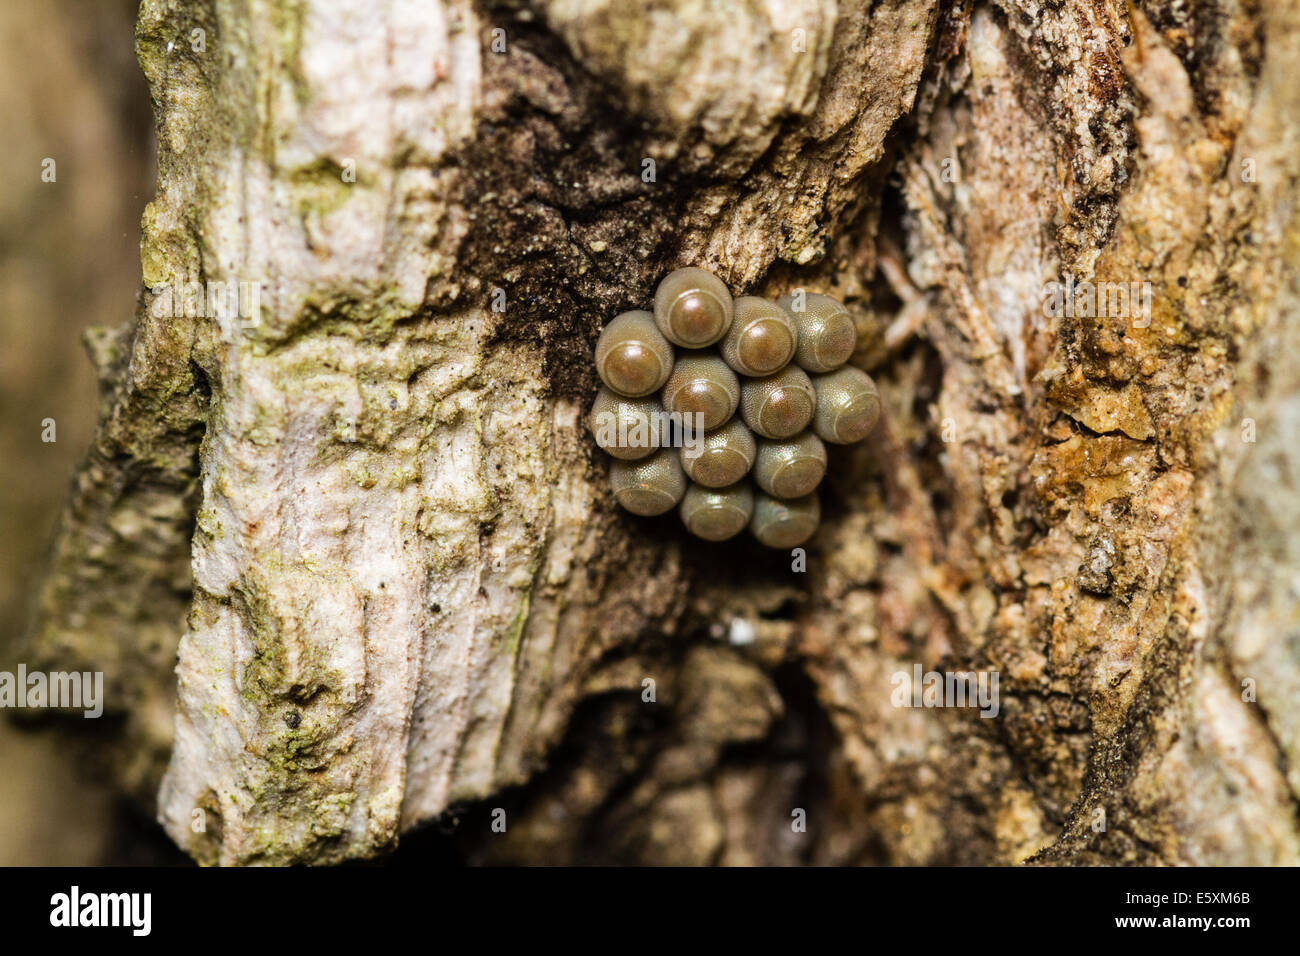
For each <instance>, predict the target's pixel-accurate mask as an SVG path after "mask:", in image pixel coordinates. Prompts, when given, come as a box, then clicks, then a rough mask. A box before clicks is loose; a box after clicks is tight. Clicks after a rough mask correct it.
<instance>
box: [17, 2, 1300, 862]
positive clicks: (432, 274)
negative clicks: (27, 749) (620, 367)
mask: <svg viewBox="0 0 1300 956" xmlns="http://www.w3.org/2000/svg"><path fill="white" fill-rule="evenodd" d="M195 31H201V32H200V33H197V34H196V33H195ZM195 37H201V38H202V41H203V42H202V44H201V46H202V47H203V48H202V49H198V48H197V47H196V43H195ZM137 47H138V54H139V58H140V62H141V64H142V66H143V68H144V71H145V74H146V76H147V78H148V80H149V83H150V86H151V90H152V95H153V100H154V106H155V112H156V126H157V131H158V142H159V180H158V192H157V198H156V199H155V200H154V201H153V203H152V204H151V205H150V207H149V209H148V210H147V212H146V215H145V218H144V236H143V240H142V244H141V258H142V263H143V276H144V291H143V293H142V296H141V304H140V308H139V311H138V314H137V316H136V318H135V321H134V322H133V323H131V324H130V325H129V326H128V327H127V328H125V329H123V330H121V331H120V332H102V333H99V334H98V335H96V336H95V337H94V338H93V340H92V351H93V354H94V356H95V360H96V364H97V366H98V367H99V369H100V372H101V376H102V380H103V395H104V399H103V403H102V418H101V424H100V427H99V432H98V435H97V437H96V439H95V441H94V444H93V446H92V449H91V453H90V456H89V459H88V462H87V464H86V466H85V468H84V470H83V472H82V473H81V475H80V477H79V479H78V483H77V487H76V489H75V493H74V496H73V500H72V502H71V504H70V505H69V508H68V510H67V513H66V515H65V520H64V523H63V527H62V529H61V532H60V535H59V538H58V541H57V544H56V551H55V558H54V563H53V566H52V569H51V572H50V574H49V577H48V579H47V581H46V584H45V587H44V590H43V593H42V598H41V614H40V618H39V620H38V622H37V626H36V627H35V628H34V630H33V632H32V639H31V642H30V647H29V659H31V660H34V661H37V662H46V663H47V664H48V666H49V667H51V668H62V669H69V668H71V667H74V666H75V667H78V668H79V669H92V670H103V671H105V673H106V676H107V683H108V686H109V687H110V697H109V703H110V705H112V706H113V708H114V710H115V711H116V712H117V713H119V714H121V715H122V717H123V718H124V719H123V720H122V721H120V722H118V723H116V724H115V725H114V727H113V728H112V729H111V730H106V731H105V737H106V741H105V742H106V743H112V744H113V746H114V747H115V748H116V750H115V752H116V753H119V754H120V755H121V756H120V759H119V760H118V763H117V767H118V777H119V779H120V781H121V783H122V785H123V786H124V787H126V788H128V789H130V790H131V791H132V792H134V793H136V794H137V795H139V796H140V797H141V799H144V800H152V799H153V795H154V794H155V793H156V795H157V797H156V799H157V811H158V814H159V818H160V820H161V821H162V823H163V825H164V826H165V827H166V829H167V831H168V832H169V833H170V834H171V836H172V837H173V839H175V840H176V842H177V843H178V844H179V845H181V846H182V847H183V848H184V849H186V850H187V851H188V852H189V853H191V854H192V855H193V856H194V857H195V858H196V859H198V860H199V861H201V862H205V863H223V864H248V863H287V862H309V863H330V862H337V861H341V860H344V859H348V858H354V857H365V856H371V855H374V854H377V853H380V852H383V851H386V850H389V849H391V848H392V847H393V846H394V845H395V844H396V842H397V840H398V837H399V835H401V834H403V833H407V832H409V831H412V830H414V829H416V828H418V827H421V826H422V825H424V824H428V823H430V822H432V821H439V822H440V824H441V825H442V828H443V829H444V830H446V831H448V832H451V833H453V834H454V835H453V836H451V837H450V838H449V839H451V840H452V841H454V842H455V844H456V845H457V846H458V847H459V849H460V850H461V851H462V852H463V853H464V854H465V855H466V857H467V858H468V859H471V860H475V861H543V862H592V861H607V862H608V861H622V862H654V863H661V862H675V863H691V864H694V863H795V862H815V863H850V862H852V863H916V864H934V863H1012V862H1021V861H1025V860H1030V861H1035V862H1050V863H1119V862H1139V863H1241V864H1279V863H1292V864H1294V863H1296V862H1300V836H1298V833H1297V815H1296V810H1297V798H1298V797H1300V765H1298V764H1297V759H1298V758H1300V753H1298V752H1297V748H1300V712H1298V711H1297V709H1296V707H1295V706H1294V703H1293V701H1294V700H1295V699H1296V691H1297V689H1298V688H1300V640H1298V639H1297V638H1296V636H1295V634H1296V628H1297V624H1296V621H1297V615H1296V607H1297V603H1296V598H1295V594H1294V584H1293V582H1294V580H1295V575H1296V573H1297V571H1298V570H1300V549H1297V548H1296V547H1295V546H1293V545H1292V544H1290V541H1291V537H1292V535H1291V532H1292V531H1293V530H1295V529H1296V528H1297V527H1300V503H1298V502H1300V498H1297V497H1296V495H1295V494H1294V492H1295V491H1296V485H1297V482H1298V481H1300V452H1297V450H1296V449H1295V443H1294V442H1293V441H1292V440H1291V436H1292V435H1293V434H1294V429H1295V425H1296V424H1297V421H1298V420H1300V404H1298V403H1300V399H1298V398H1297V386H1298V385H1300V359H1297V358H1296V356H1297V355H1300V350H1297V348H1296V347H1295V346H1298V345H1300V331H1298V330H1297V323H1296V319H1297V313H1298V311H1300V285H1298V284H1297V271H1296V270H1297V266H1298V265H1300V220H1298V219H1297V209H1298V206H1297V200H1298V199H1300V185H1298V184H1300V142H1297V139H1298V138H1300V133H1298V132H1297V130H1298V129H1300V124H1298V123H1297V121H1298V120H1300V89H1298V88H1297V85H1296V84H1295V82H1294V77H1293V76H1292V75H1291V74H1292V64H1293V63H1294V62H1296V60H1297V57H1298V56H1300V4H1297V3H1295V2H1293V0H1286V2H1277V3H1270V4H1256V3H1252V2H1233V0H1202V2H1197V3H1192V4H1185V3H1173V2H1162V0H1154V2H1144V3H1141V4H1138V5H1136V6H1132V5H1130V6H1124V5H1121V4H1118V3H1110V2H1103V3H1100V4H1098V3H1092V2H1082V0H1058V2H1050V3H1039V2H1034V0H994V2H988V3H984V2H961V0H959V2H955V3H938V2H936V0H886V2H878V3H866V2H848V0H845V2H839V3H837V2H835V0H800V2H795V3H776V2H773V3H769V4H740V3H725V2H718V3H698V2H693V0H682V2H678V3H673V4H669V5H666V6H665V5H663V4H650V3H641V2H635V3H629V2H614V0H551V2H544V0H537V2H532V3H521V2H498V3H493V2H481V3H471V2H468V0H423V2H416V0H392V2H389V3H385V4H381V5H378V6H376V5H375V4H373V3H370V2H363V0H330V2H326V0H298V2H294V3H290V2H288V0H246V2H242V3H231V2H227V0H210V2H199V0H145V2H144V4H143V5H142V6H141V10H140V18H139V24H138V30H137ZM687 264H692V265H701V266H704V267H706V268H710V269H712V270H714V271H715V272H717V273H718V274H719V275H720V276H721V277H722V278H723V279H724V280H725V281H726V282H727V283H728V285H729V286H730V287H731V288H732V289H733V290H734V291H735V292H736V293H737V294H739V293H742V292H744V293H757V294H763V295H770V296H773V297H775V296H777V295H779V294H782V293H784V292H786V291H788V290H790V289H792V288H796V287H803V288H808V289H810V290H817V291H828V292H830V293H832V294H834V295H836V296H838V297H840V298H842V299H843V300H844V301H845V302H846V303H848V305H849V307H850V309H851V310H852V311H853V313H854V315H855V319H856V321H857V322H858V324H859V331H860V347H859V350H858V353H857V355H856V356H855V358H854V361H855V363H856V364H858V365H860V366H862V367H863V368H866V369H868V370H869V371H871V372H872V374H873V375H874V376H875V377H876V378H877V380H878V382H879V385H880V387H881V393H882V400H883V401H884V404H885V413H884V416H883V421H882V424H881V426H880V427H879V428H878V429H877V431H876V433H875V434H874V435H873V436H872V437H871V438H870V439H869V440H868V442H867V443H865V445H864V446H863V447H861V448H852V449H844V450H842V451H840V452H839V453H838V454H836V455H835V456H834V457H833V459H832V468H831V474H830V476H829V478H828V484H827V487H826V489H825V492H824V498H823V507H824V513H825V519H824V523H823V526H822V528H821V530H820V531H819V533H818V535H817V537H816V538H815V539H814V541H813V543H812V544H811V545H810V547H809V552H808V562H807V570H806V572H801V571H799V570H796V569H795V568H797V563H796V562H792V560H791V556H790V555H785V554H776V555H773V554H770V553H760V549H759V548H758V547H757V545H756V544H754V543H753V542H752V541H750V540H745V541H737V542H735V543H729V544H726V545H721V546H718V545H704V544H702V543H701V542H699V541H696V540H693V539H690V538H688V537H687V536H686V535H685V533H684V532H683V531H682V530H681V529H680V528H679V527H677V525H676V523H675V522H674V521H672V520H669V519H667V518H665V519H659V520H643V519H633V518H630V517H628V516H627V515H625V514H623V513H620V512H618V511H617V510H616V508H615V507H614V506H613V503H612V499H611V497H610V495H609V493H608V491H607V490H606V486H605V464H604V462H603V461H602V459H601V456H600V455H599V454H597V453H596V451H595V448H594V445H593V443H592V442H591V440H590V438H589V437H588V436H587V434H586V432H585V427H584V424H583V419H584V413H585V411H586V408H587V407H588V405H589V403H590V400H591V398H592V396H593V394H594V391H595V383H596V379H595V376H594V372H593V369H592V358H591V348H592V345H593V343H594V340H595V336H596V334H597V332H598V330H599V328H600V326H601V325H602V324H603V323H604V322H605V321H607V320H608V319H609V318H611V317H612V316H613V315H614V314H616V313H617V312H618V311H621V310H623V309H627V308H634V307H637V308H639V307H644V305H645V304H646V303H647V302H648V301H649V299H650V297H651V295H652V292H653V288H654V284H655V282H657V281H658V279H659V278H660V277H661V276H662V275H663V274H664V273H666V272H667V271H668V270H669V269H671V268H673V267H676V266H679V265H687ZM1067 278H1068V279H1070V280H1071V281H1072V282H1074V283H1076V284H1077V283H1083V282H1089V283H1093V284H1094V285H1093V288H1094V289H1103V288H1111V289H1118V288H1120V287H1122V288H1123V289H1125V290H1126V291H1127V290H1128V289H1129V288H1130V287H1133V288H1136V289H1138V290H1139V291H1138V292H1137V293H1136V294H1135V296H1134V298H1133V300H1132V302H1131V306H1132V307H1131V308H1129V309H1127V311H1125V310H1122V309H1121V310H1119V314H1117V312H1116V309H1114V308H1113V307H1107V308H1101V307H1100V305H1099V307H1098V308H1097V309H1088V308H1086V307H1080V308H1071V309H1069V310H1066V311H1065V312H1064V314H1050V313H1052V312H1053V309H1051V308H1050V304H1051V299H1052V293H1051V290H1052V289H1053V288H1054V287H1053V286H1052V285H1051V283H1053V282H1056V281H1063V280H1066V279H1067ZM209 282H223V283H229V284H234V285H238V284H239V283H245V284H248V283H256V284H258V285H259V287H260V288H261V289H262V293H261V300H260V307H259V308H258V309H256V310H255V312H254V313H253V314H252V315H251V316H248V317H245V318H242V319H240V318H234V317H230V316H221V315H213V314H211V313H212V312H213V309H212V308H211V307H210V306H211V303H208V305H209V307H208V308H191V309H189V314H188V315H187V314H186V309H185V308H184V304H183V301H182V305H181V306H180V307H177V305H176V303H177V301H178V300H183V299H184V295H183V294H182V293H183V292H184V290H185V289H186V287H187V284H189V283H203V284H206V283H209ZM1107 284H1110V285H1107ZM1144 296H1145V297H1146V298H1145V299H1144V298H1143V297H1144ZM1086 299H1087V294H1086V293H1084V292H1081V291H1080V292H1078V294H1077V295H1076V302H1082V301H1084V300H1086ZM1139 301H1143V302H1145V303H1149V306H1147V307H1145V308H1143V309H1139V308H1138V307H1137V302H1139ZM1103 304H1104V303H1103ZM1111 305H1112V306H1113V303H1112V304H1111ZM177 311H179V313H180V314H179V315H176V314H174V313H175V312H177ZM1098 311H1100V312H1102V313H1103V314H1101V315H1097V314H1096V313H1097V312H1098ZM196 313H197V314H196ZM913 665H920V667H921V668H922V669H923V670H925V671H929V670H937V671H940V672H959V671H978V672H986V673H992V672H996V674H997V675H998V677H999V685H998V686H999V700H998V713H997V716H995V717H992V718H990V719H982V718H981V717H980V716H979V715H978V714H977V713H976V712H975V711H974V710H972V709H971V708H961V707H937V708H927V707H921V708H915V707H903V706H897V704H898V703H899V700H898V698H897V695H896V694H895V691H896V690H897V688H898V686H899V682H898V680H897V679H896V678H895V675H896V674H898V673H899V672H902V673H904V674H911V673H912V668H913ZM173 667H175V674H174V675H173ZM173 701H174V703H173ZM110 736H111V740H110V739H108V738H109V737H110ZM502 822H504V823H505V827H504V831H503V832H502V829H501V826H499V825H496V826H494V824H500V823H502Z"/></svg>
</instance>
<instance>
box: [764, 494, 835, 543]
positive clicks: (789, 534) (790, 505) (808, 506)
mask: <svg viewBox="0 0 1300 956" xmlns="http://www.w3.org/2000/svg"><path fill="white" fill-rule="evenodd" d="M821 520H822V509H821V504H820V503H819V502H818V501H817V496H816V495H804V496H803V497H802V498H791V499H783V498H773V497H772V496H771V495H767V494H763V493H762V492H760V493H758V494H757V495H755V496H754V517H753V518H751V519H750V522H749V529H750V530H751V531H753V532H754V537H756V538H757V539H758V540H759V541H761V542H762V543H763V544H765V545H767V546H768V547H769V548H793V547H795V546H796V545H800V544H803V543H804V542H805V541H807V540H808V539H809V538H811V537H812V533H813V532H814V531H816V530H817V525H818V524H819V523H820V522H821Z"/></svg>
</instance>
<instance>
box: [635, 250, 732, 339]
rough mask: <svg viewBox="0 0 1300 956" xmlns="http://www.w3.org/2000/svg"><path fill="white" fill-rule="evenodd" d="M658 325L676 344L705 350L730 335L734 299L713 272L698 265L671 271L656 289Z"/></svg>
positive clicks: (655, 313)
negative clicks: (728, 333) (728, 331)
mask: <svg viewBox="0 0 1300 956" xmlns="http://www.w3.org/2000/svg"><path fill="white" fill-rule="evenodd" d="M654 316H655V323H656V325H658V327H659V331H660V332H662V333H663V334H664V336H665V337H666V338H667V339H668V340H669V341H670V342H672V343H673V344H675V345H680V346H682V347H683V348H688V349H702V348H705V347H706V346H709V345H712V344H713V343H715V342H717V341H718V340H719V339H721V338H722V337H723V336H724V335H726V334H727V329H729V328H730V327H731V318H732V300H731V293H730V292H729V291H727V287H726V285H725V284H724V283H723V281H722V280H721V279H719V278H718V277H717V276H715V275H714V274H713V273H712V272H706V271H705V270H703V269H697V268H695V267H694V266H690V267H687V268H685V269H678V270H677V271H675V272H670V273H669V274H668V275H667V276H666V277H664V280H663V281H662V282H660V283H659V288H658V289H656V290H655V311H654Z"/></svg>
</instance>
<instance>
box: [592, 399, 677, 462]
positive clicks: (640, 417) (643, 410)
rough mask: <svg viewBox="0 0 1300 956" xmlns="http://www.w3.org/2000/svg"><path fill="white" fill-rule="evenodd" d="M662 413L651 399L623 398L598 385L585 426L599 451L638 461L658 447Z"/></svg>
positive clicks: (625, 459)
mask: <svg viewBox="0 0 1300 956" xmlns="http://www.w3.org/2000/svg"><path fill="white" fill-rule="evenodd" d="M662 413H663V408H662V407H661V406H660V405H659V402H657V401H656V400H655V399H654V398H624V397H623V396H622V395H619V394H618V393H617V392H615V391H613V390H612V389H610V388H608V387H606V386H601V389H600V391H599V392H597V393H596V400H595V401H594V402H592V405H591V415H590V416H588V420H587V423H588V425H589V426H590V428H591V434H592V435H593V436H594V437H595V439H596V444H597V445H599V446H600V447H601V449H602V450H604V451H605V452H608V453H609V454H610V455H613V456H614V457H615V458H621V459H623V460H624V461H639V460H640V459H642V458H645V457H647V456H648V455H650V454H651V453H652V452H653V451H654V450H655V449H656V448H658V447H659V444H660V440H661V436H660V434H659V428H660V424H661V415H662Z"/></svg>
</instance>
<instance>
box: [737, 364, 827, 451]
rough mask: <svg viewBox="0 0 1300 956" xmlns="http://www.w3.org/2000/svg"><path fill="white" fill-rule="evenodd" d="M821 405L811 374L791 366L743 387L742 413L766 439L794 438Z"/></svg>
mask: <svg viewBox="0 0 1300 956" xmlns="http://www.w3.org/2000/svg"><path fill="white" fill-rule="evenodd" d="M816 404H817V393H816V392H815V391H814V390H813V385H812V382H811V381H810V380H809V378H808V373H807V372H805V371H804V370H803V369H801V368H797V367H795V366H789V367H787V368H785V369H783V370H782V371H780V372H777V373H776V374H775V375H769V376H767V377H766V378H750V379H746V380H745V382H744V384H742V385H741V387H740V415H741V417H742V418H743V419H744V420H745V424H746V425H748V426H749V427H750V428H751V429H753V430H754V431H755V432H757V433H758V434H759V435H762V436H763V437H764V438H775V439H781V438H791V437H793V436H794V435H797V434H799V432H801V431H803V430H804V429H805V428H807V427H808V423H809V422H810V421H812V417H813V411H814V410H815V408H816Z"/></svg>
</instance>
